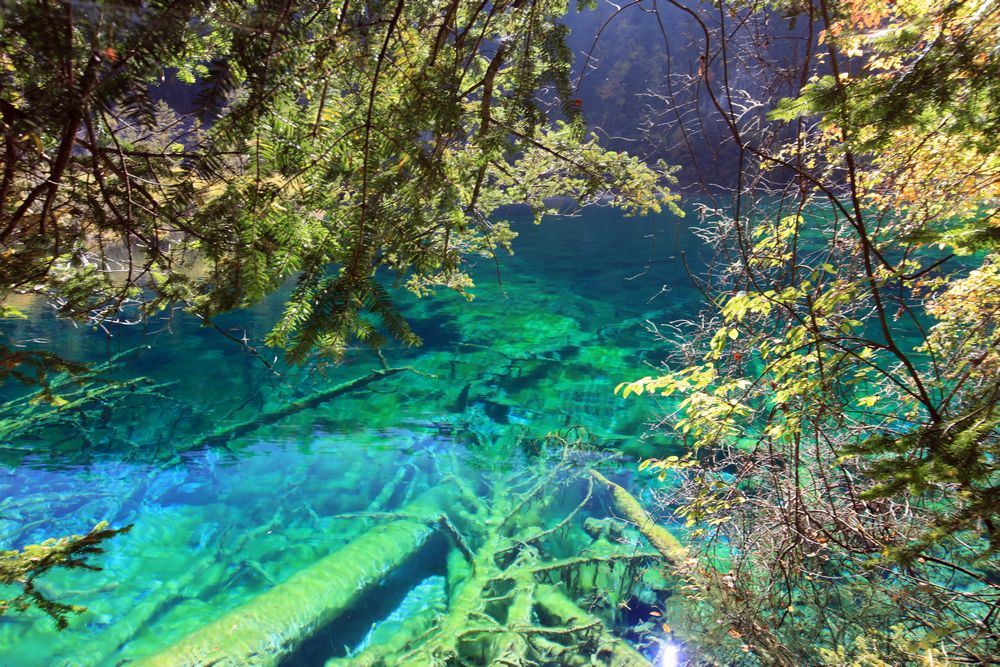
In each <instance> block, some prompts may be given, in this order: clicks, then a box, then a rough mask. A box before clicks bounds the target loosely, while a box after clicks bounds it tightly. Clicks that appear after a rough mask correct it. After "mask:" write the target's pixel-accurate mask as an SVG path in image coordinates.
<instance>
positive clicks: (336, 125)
mask: <svg viewBox="0 0 1000 667" xmlns="http://www.w3.org/2000/svg"><path fill="white" fill-rule="evenodd" d="M566 11H567V5H566V2H565V1H556V2H550V1H549V0H541V1H539V0H514V1H512V2H500V3H478V2H472V1H470V0H449V1H447V2H437V1H433V0H398V1H397V2H380V1H377V2H366V3H354V2H352V1H351V0H344V1H342V2H325V1H319V0H316V1H299V0H277V1H273V2H272V1H265V2H249V3H243V2H204V1H188V0H181V1H170V2H168V1H164V2H141V3H140V2H135V3H130V2H116V3H105V2H98V3H93V4H77V3H46V2H23V3H14V4H6V5H5V6H4V9H3V13H2V21H3V23H2V34H3V48H2V50H0V69H2V74H0V76H2V82H3V85H2V89H0V90H2V92H0V113H2V120H3V140H4V149H3V154H4V160H3V165H4V169H3V174H2V181H0V210H2V216H0V252H2V254H3V256H4V262H3V265H2V268H0V297H2V296H3V295H6V294H12V293H35V294H40V295H43V296H44V297H46V298H47V299H49V300H51V301H53V302H55V303H56V304H57V306H58V311H59V313H60V314H61V315H63V316H65V317H70V318H74V319H77V320H80V321H83V322H86V323H89V324H93V325H97V326H103V327H108V326H111V325H114V324H120V325H128V324H135V323H138V322H141V321H142V320H143V319H144V318H146V317H148V316H149V315H150V314H152V313H156V312H159V311H161V310H164V309H167V308H170V307H173V306H175V305H177V304H180V305H183V306H184V308H185V309H187V310H188V311H189V312H192V313H194V314H196V315H197V316H198V317H201V318H202V319H203V320H205V321H206V322H210V321H211V318H212V317H213V316H215V315H217V314H218V313H221V312H225V311H228V310H231V309H234V308H238V307H245V306H249V305H252V304H254V303H256V302H258V301H259V300H260V299H261V298H263V297H264V296H265V295H267V294H269V293H271V292H273V291H274V290H276V289H277V288H279V287H280V286H283V285H285V284H287V283H288V282H289V281H293V282H294V287H293V290H292V293H291V295H290V296H289V297H288V299H287V305H286V307H285V311H284V315H283V316H282V317H281V319H280V321H279V322H278V323H277V324H276V325H275V327H274V329H273V331H272V332H271V333H270V335H269V336H268V337H267V343H268V344H270V345H272V346H274V347H276V348H279V349H283V350H285V351H287V353H288V357H289V358H290V359H291V360H294V361H302V360H304V359H305V358H306V357H307V355H309V354H310V353H311V352H313V351H314V350H319V351H320V352H322V353H325V354H328V355H331V356H333V357H339V356H340V355H342V354H343V352H344V349H345V347H346V346H347V345H348V344H349V343H351V342H354V341H360V342H363V343H366V344H368V345H371V346H374V347H379V346H380V345H382V343H383V342H384V341H385V337H386V335H389V336H392V337H395V338H396V339H398V340H400V341H402V342H403V343H406V344H414V343H416V342H418V338H417V336H416V335H415V334H414V333H413V332H412V331H411V329H410V328H409V326H408V325H407V323H406V321H405V320H404V319H403V318H402V317H401V316H400V315H399V313H398V312H397V310H396V308H395V306H394V304H393V303H392V299H391V298H390V296H389V291H388V290H387V286H386V282H385V281H387V280H388V281H392V280H395V281H396V282H397V283H398V282H405V284H406V287H408V288H409V289H410V290H412V291H414V292H416V293H418V294H426V293H428V292H429V291H431V290H433V289H434V288H437V287H446V288H451V289H456V290H459V291H463V292H464V291H465V290H466V289H467V288H469V287H471V285H472V282H471V279H470V278H469V276H468V275H467V274H466V273H465V272H464V271H463V268H462V263H463V257H466V256H468V255H470V254H481V255H486V256H492V255H494V254H495V253H496V252H498V251H500V250H502V249H504V248H506V247H507V245H508V243H509V241H510V239H511V238H512V233H511V232H510V230H509V227H508V226H507V224H506V223H505V222H504V221H503V220H502V219H498V218H497V217H496V216H494V213H495V212H496V211H497V209H498V208H499V207H501V206H503V205H505V204H514V203H525V204H528V205H530V206H531V207H532V209H533V210H534V211H535V213H536V216H538V217H539V218H540V217H541V216H542V214H543V213H545V212H546V211H548V210H550V207H551V203H550V201H549V199H550V198H552V197H556V196H558V197H569V198H572V199H574V200H576V201H577V202H579V203H582V204H585V203H592V202H596V201H601V202H605V203H611V204H614V205H617V206H620V207H622V208H624V209H625V210H627V211H629V212H633V213H644V212H646V211H649V210H659V209H660V207H661V206H666V205H670V206H672V205H673V202H674V195H672V194H671V193H670V192H669V190H668V184H669V183H670V181H671V175H670V169H668V168H666V167H665V166H664V165H659V166H655V167H650V166H647V165H645V164H643V163H641V162H640V161H638V160H636V159H634V158H632V157H629V156H628V155H626V154H622V153H614V152H610V151H606V150H603V149H602V148H601V147H600V146H598V145H597V143H596V142H595V140H594V138H593V137H590V136H588V135H587V133H586V131H585V129H584V125H583V123H582V118H581V115H580V112H579V109H578V107H577V106H576V105H574V103H573V100H572V99H571V98H570V95H571V90H570V86H569V71H570V53H569V51H568V49H567V48H566V46H565V43H564V39H565V33H566V29H565V28H564V27H562V26H561V25H560V24H559V22H558V19H559V17H560V16H562V15H563V14H564V13H565V12H566ZM168 78H169V79H170V80H177V81H180V82H184V83H187V84H189V85H190V87H191V91H192V96H194V97H195V98H196V104H195V107H194V108H193V109H191V110H187V111H186V112H185V113H180V112H178V110H176V109H174V108H171V107H170V106H169V105H167V104H166V103H165V102H163V100H162V99H158V97H157V86H158V85H159V84H161V82H163V81H164V80H166V79H168ZM379 269H382V270H383V273H380V274H378V275H376V273H377V271H378V270H379ZM393 276H395V277H394V278H393ZM4 314H5V315H6V316H8V317H11V316H18V314H19V313H18V312H17V311H15V310H12V309H10V308H7V309H6V310H5V311H4ZM3 349H4V352H3V354H4V359H5V363H4V368H5V369H7V371H10V370H11V369H14V368H16V367H18V366H20V368H21V369H24V368H25V367H26V366H25V363H28V364H34V365H35V366H36V367H37V368H38V369H40V370H41V371H43V372H44V369H45V368H46V367H52V365H53V364H59V363H61V362H59V361H58V360H57V359H54V358H52V357H50V356H46V355H44V354H41V353H38V354H31V353H26V352H24V351H22V350H15V349H13V348H12V347H11V346H10V345H9V341H8V344H5V347H4V348H3ZM61 368H63V369H67V367H65V366H62V367H61ZM7 371H5V372H7ZM15 372H17V373H19V374H21V376H22V378H28V377H29V375H27V374H25V373H27V371H23V370H18V371H15Z"/></svg>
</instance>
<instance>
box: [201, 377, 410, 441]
mask: <svg viewBox="0 0 1000 667" xmlns="http://www.w3.org/2000/svg"><path fill="white" fill-rule="evenodd" d="M413 370H414V369H413V368H411V367H410V366H397V367H386V368H383V369H376V370H373V371H372V372H370V373H368V374H367V375H362V376H361V377H359V378H355V379H353V380H349V381H347V382H343V383H341V384H338V385H337V386H335V387H330V388H329V389H324V390H322V391H318V392H316V393H314V394H310V395H309V396H306V397H305V398H300V399H299V400H297V401H290V402H288V403H285V404H284V405H282V406H281V407H280V408H276V409H274V410H267V411H264V412H260V413H258V414H256V415H254V416H253V418H252V419H247V420H245V421H241V422H237V423H235V424H230V425H229V426H225V427H223V428H220V429H217V430H215V431H212V432H211V433H206V434H204V435H202V436H200V437H198V438H195V439H194V440H192V441H191V442H190V443H188V444H187V446H186V447H185V449H189V450H190V449H200V448H202V447H206V446H209V445H216V444H225V443H227V442H228V441H229V440H232V439H233V438H238V437H240V436H242V435H246V434H248V433H253V432H254V431H256V430H258V429H261V428H263V427H265V426H267V425H269V424H274V423H275V422H278V421H280V420H282V419H284V418H285V417H289V416H291V415H293V414H295V413H297V412H301V411H303V410H308V409H309V408H315V407H316V406H317V405H320V404H321V403H323V402H325V401H328V400H330V399H331V398H335V397H337V396H340V395H341V394H346V393H348V392H351V391H354V390H355V389H362V388H364V387H366V386H368V385H369V384H371V383H372V382H375V381H377V380H381V379H383V378H387V377H390V376H392V375H396V374H397V373H402V372H404V371H413Z"/></svg>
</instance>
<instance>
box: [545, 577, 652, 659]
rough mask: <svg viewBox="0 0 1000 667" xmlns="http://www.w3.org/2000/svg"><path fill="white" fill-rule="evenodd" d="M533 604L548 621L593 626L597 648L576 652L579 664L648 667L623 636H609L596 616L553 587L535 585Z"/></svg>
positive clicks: (572, 625)
mask: <svg viewBox="0 0 1000 667" xmlns="http://www.w3.org/2000/svg"><path fill="white" fill-rule="evenodd" d="M535 604H536V605H537V606H538V607H540V608H541V609H542V611H543V612H544V613H545V614H547V615H548V616H549V617H550V619H551V620H555V621H557V622H559V623H560V624H562V625H565V626H571V627H587V626H593V628H594V632H595V633H596V634H597V651H596V658H597V662H596V663H595V661H594V658H595V656H594V655H590V656H584V655H579V656H577V657H578V658H579V664H581V665H591V664H601V665H607V666H608V667H652V665H651V664H650V662H649V661H648V660H646V658H645V657H643V655H642V654H641V653H639V652H638V651H636V650H635V649H634V648H632V646H631V645H630V644H629V643H628V642H626V641H625V640H624V639H620V638H618V637H616V636H615V635H613V634H612V633H611V632H610V631H609V630H608V629H607V627H605V625H604V623H602V622H601V620H600V619H599V618H597V617H596V616H594V615H592V614H589V613H587V612H586V611H584V610H583V609H581V608H580V607H579V605H577V604H576V603H575V602H573V600H572V599H571V598H570V597H569V596H568V595H566V594H565V593H563V592H562V591H560V590H559V589H558V588H556V587H555V586H538V588H537V590H536V591H535ZM563 662H564V663H566V664H569V663H570V662H571V658H570V657H568V656H564V657H563Z"/></svg>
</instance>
